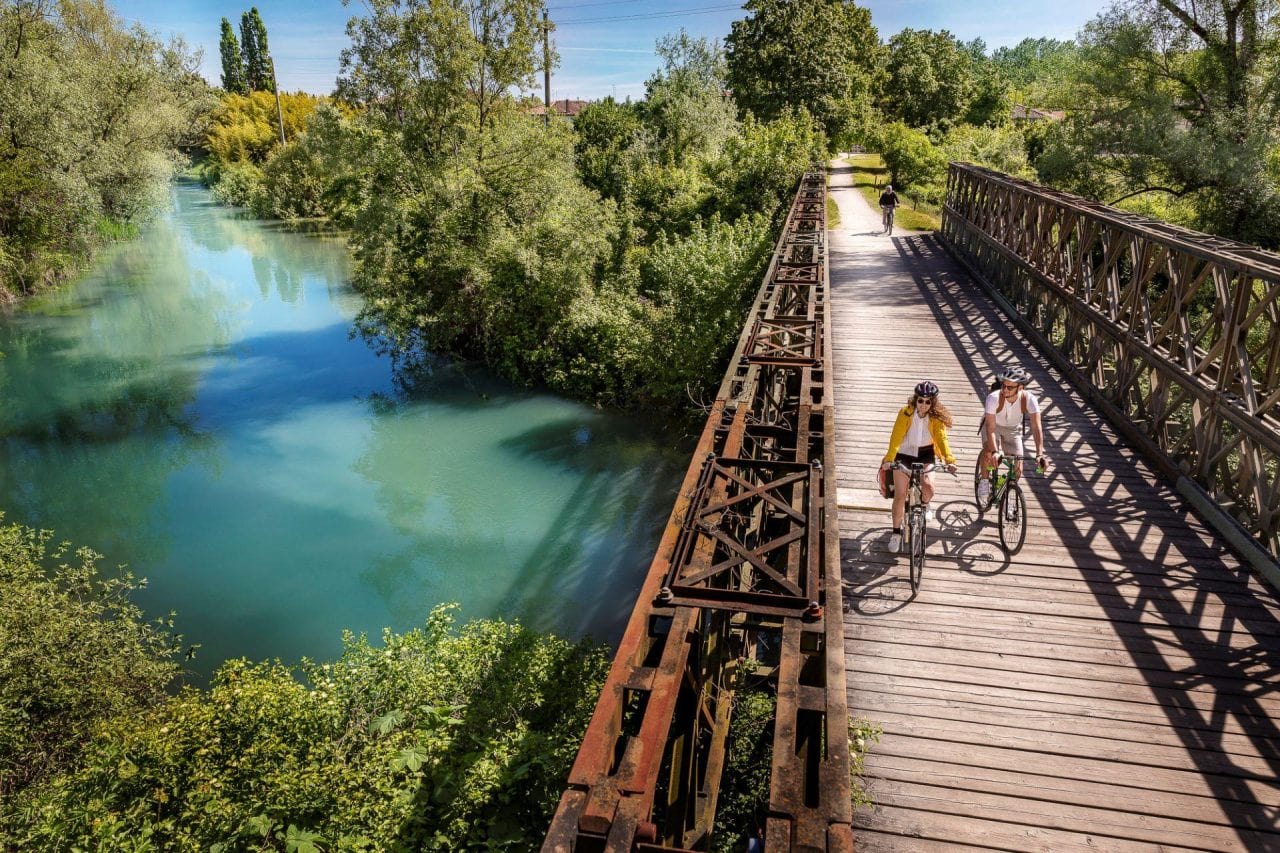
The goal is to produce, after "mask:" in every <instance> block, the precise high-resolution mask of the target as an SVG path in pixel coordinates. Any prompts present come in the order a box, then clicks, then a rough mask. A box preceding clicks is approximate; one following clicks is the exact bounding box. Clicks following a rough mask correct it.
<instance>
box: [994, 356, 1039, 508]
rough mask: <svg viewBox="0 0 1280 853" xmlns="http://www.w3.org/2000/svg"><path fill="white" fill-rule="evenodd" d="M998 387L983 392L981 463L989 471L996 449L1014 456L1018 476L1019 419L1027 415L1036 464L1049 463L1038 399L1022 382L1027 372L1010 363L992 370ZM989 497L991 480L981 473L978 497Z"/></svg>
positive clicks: (1021, 452) (1020, 449) (1019, 463)
mask: <svg viewBox="0 0 1280 853" xmlns="http://www.w3.org/2000/svg"><path fill="white" fill-rule="evenodd" d="M996 379H998V380H1000V387H999V388H997V389H996V390H994V391H992V392H991V393H990V394H989V395H987V402H986V406H985V412H986V414H985V415H984V416H983V418H982V435H983V440H982V467H983V469H984V470H986V471H988V472H990V471H991V469H992V468H995V466H996V452H997V451H1000V452H1002V453H1004V454H1005V455H1006V456H1012V457H1014V458H1015V459H1016V460H1017V469H1016V470H1017V474H1018V476H1019V477H1021V476H1022V454H1023V448H1022V419H1023V417H1028V418H1030V419H1031V437H1032V438H1033V439H1034V440H1035V443H1036V464H1037V465H1038V466H1039V467H1040V468H1042V469H1043V468H1046V467H1048V465H1049V460H1048V458H1046V457H1045V455H1044V431H1043V429H1042V428H1041V425H1040V401H1039V400H1037V399H1036V396H1035V395H1034V394H1032V393H1031V392H1030V391H1028V390H1026V384H1027V382H1028V380H1030V379H1031V374H1030V373H1028V372H1027V370H1026V369H1025V368H1022V367H1019V366H1017V365H1013V366H1012V367H1005V368H1003V369H1002V370H1001V371H1000V372H999V373H997V374H996ZM990 497H991V482H990V481H989V480H988V479H986V478H985V477H984V478H983V479H982V480H980V481H979V482H978V500H980V501H984V502H985V501H986V500H987V499H988V498H990Z"/></svg>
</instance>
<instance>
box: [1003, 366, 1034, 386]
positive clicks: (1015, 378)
mask: <svg viewBox="0 0 1280 853" xmlns="http://www.w3.org/2000/svg"><path fill="white" fill-rule="evenodd" d="M996 379H999V380H1000V381H1001V382H1013V383H1014V384H1016V385H1026V384H1027V383H1028V382H1030V381H1031V374H1030V373H1029V372H1027V369H1026V368H1024V367H1019V366H1018V365H1016V364H1015V365H1013V366H1012V367H1005V368H1002V369H1001V371H1000V372H999V373H997V374H996Z"/></svg>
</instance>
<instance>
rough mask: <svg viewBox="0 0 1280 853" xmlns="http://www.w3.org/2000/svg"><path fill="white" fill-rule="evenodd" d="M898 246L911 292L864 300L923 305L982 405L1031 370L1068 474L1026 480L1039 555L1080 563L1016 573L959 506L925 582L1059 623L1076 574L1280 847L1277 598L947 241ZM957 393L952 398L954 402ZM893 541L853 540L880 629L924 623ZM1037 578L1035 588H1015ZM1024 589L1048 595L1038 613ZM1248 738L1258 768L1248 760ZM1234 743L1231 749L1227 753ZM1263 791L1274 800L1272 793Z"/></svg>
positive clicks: (1180, 731) (1200, 749)
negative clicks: (952, 575)
mask: <svg viewBox="0 0 1280 853" xmlns="http://www.w3.org/2000/svg"><path fill="white" fill-rule="evenodd" d="M894 244H895V247H896V248H897V250H898V253H899V255H900V257H901V258H902V260H903V262H904V263H905V265H906V267H907V269H908V270H909V272H910V275H911V279H912V282H913V284H914V287H908V286H906V282H903V286H902V287H901V288H900V289H895V291H894V292H892V293H888V294H886V293H884V292H878V293H868V294H862V293H860V294H859V295H858V296H857V297H856V298H857V299H858V300H859V302H860V303H861V302H862V301H863V300H866V299H871V300H875V299H877V298H879V299H887V300H891V301H893V302H894V303H895V304H899V305H901V304H903V300H910V301H911V302H912V303H918V301H921V300H922V301H923V303H924V305H926V306H927V307H928V309H929V311H930V312H931V313H932V315H933V318H934V320H935V321H936V323H937V328H938V330H939V331H940V332H941V334H942V335H944V336H945V338H946V342H947V344H948V346H949V348H950V349H951V351H952V353H953V354H954V357H955V359H956V360H957V362H958V363H959V365H960V367H961V368H962V370H963V372H964V375H965V377H966V378H967V379H968V381H969V383H970V385H971V386H972V390H973V392H974V394H975V395H979V396H985V394H986V393H987V389H988V380H989V377H991V376H992V375H993V374H994V372H995V370H996V368H997V367H998V366H999V365H1001V364H1003V363H1005V362H1007V361H1017V362H1018V363H1020V364H1022V365H1023V366H1025V367H1027V368H1028V369H1030V370H1031V372H1032V375H1033V387H1035V388H1036V390H1039V391H1042V392H1043V396H1044V398H1046V399H1045V402H1046V403H1047V404H1048V405H1047V406H1046V408H1045V413H1044V429H1045V443H1046V449H1047V450H1048V451H1049V452H1050V454H1051V457H1052V459H1053V460H1054V462H1055V463H1056V467H1055V469H1054V470H1053V471H1052V476H1051V477H1049V478H1047V479H1037V478H1034V477H1028V478H1027V479H1026V483H1025V485H1026V487H1027V489H1028V491H1029V494H1028V500H1029V503H1030V504H1031V513H1030V514H1031V516H1032V518H1031V525H1030V529H1029V532H1028V540H1029V542H1030V541H1031V540H1033V538H1042V539H1043V540H1044V541H1043V543H1042V544H1046V545H1049V544H1052V545H1053V546H1055V547H1056V546H1062V547H1065V549H1066V550H1067V551H1069V554H1070V558H1071V563H1072V565H1073V569H1065V568H1064V569H1062V570H1061V571H1060V572H1059V574H1058V575H1057V576H1053V574H1052V570H1051V569H1049V568H1046V567H1045V566H1030V567H1028V568H1023V567H1022V566H1020V565H1019V563H1023V564H1025V563H1027V561H1028V558H1027V555H1026V552H1025V551H1024V553H1023V554H1022V555H1019V557H1015V558H1014V560H1013V561H1010V559H1009V558H1008V557H1007V556H1006V555H1004V553H1003V551H1002V550H1001V549H1000V547H999V545H998V544H996V542H995V536H994V525H993V524H992V523H989V522H992V521H993V520H994V519H993V516H992V515H990V514H988V516H987V523H984V522H982V521H980V520H979V519H978V517H977V512H976V509H974V507H973V505H972V504H969V503H967V502H966V501H963V500H961V501H950V502H948V503H947V504H945V505H944V506H943V507H941V512H940V513H939V516H940V524H939V530H938V531H937V535H936V538H935V539H934V541H933V542H931V544H930V557H929V565H928V566H927V567H926V572H925V579H924V583H925V585H926V586H927V585H928V584H930V583H931V582H939V581H937V580H935V579H937V578H938V576H939V575H940V574H941V573H942V572H943V571H945V567H947V566H950V565H954V566H956V567H957V568H959V569H960V570H961V571H962V572H965V573H967V574H969V575H971V576H975V577H985V578H987V579H988V581H989V583H990V585H989V586H987V587H984V588H983V589H982V590H981V591H980V592H977V593H974V592H972V585H969V587H963V588H961V587H957V593H956V596H955V597H959V596H974V595H976V596H990V597H991V598H990V599H989V600H978V599H972V598H971V599H970V602H971V603H970V604H968V605H966V606H970V607H973V606H977V607H983V608H989V609H992V610H1006V611H1007V612H1008V613H1010V614H1011V615H1018V614H1026V613H1027V612H1028V610H1029V609H1035V610H1036V611H1037V612H1038V613H1040V614H1043V615H1044V616H1046V617H1052V616H1054V615H1056V614H1057V613H1059V612H1066V611H1070V610H1071V609H1072V607H1075V605H1072V604H1071V599H1070V595H1071V591H1070V589H1069V588H1068V586H1067V585H1066V584H1067V582H1068V581H1069V580H1070V578H1071V575H1072V572H1073V571H1074V572H1075V574H1076V577H1078V581H1075V582H1073V583H1074V586H1075V588H1076V589H1078V588H1079V582H1083V584H1084V587H1085V588H1086V589H1087V590H1088V594H1089V595H1090V596H1091V597H1092V599H1093V601H1094V602H1096V604H1097V607H1098V608H1100V610H1101V614H1103V615H1104V616H1105V619H1106V620H1107V621H1108V623H1109V625H1110V627H1111V630H1113V631H1114V634H1115V636H1116V637H1117V638H1118V642H1119V643H1120V644H1121V645H1122V647H1123V649H1124V651H1125V652H1126V653H1127V656H1128V658H1129V666H1128V669H1129V670H1130V671H1131V672H1136V673H1139V674H1140V677H1141V680H1142V682H1143V683H1145V685H1146V687H1147V688H1149V690H1150V693H1151V695H1152V697H1154V700H1155V702H1157V703H1158V704H1159V707H1160V709H1161V710H1162V712H1163V714H1164V716H1165V717H1166V718H1167V720H1168V723H1169V724H1170V726H1171V727H1172V728H1173V730H1174V731H1176V733H1177V737H1178V738H1179V739H1180V741H1181V743H1182V745H1183V747H1184V748H1185V750H1186V753H1187V755H1188V756H1189V757H1190V759H1191V761H1192V762H1193V763H1194V766H1195V767H1196V768H1197V770H1198V772H1199V773H1200V775H1201V776H1202V777H1203V779H1204V780H1205V783H1206V785H1207V787H1208V788H1209V790H1211V791H1212V793H1213V795H1214V797H1215V798H1216V799H1217V801H1218V802H1219V804H1220V807H1221V808H1222V810H1223V812H1224V813H1225V815H1226V816H1227V820H1229V821H1230V823H1231V825H1232V827H1233V828H1234V830H1235V832H1236V834H1237V836H1238V837H1239V840H1240V842H1241V843H1242V844H1243V845H1244V846H1245V847H1246V848H1248V849H1255V850H1256V849H1280V836H1276V835H1272V833H1275V832H1277V829H1278V819H1280V806H1278V805H1277V801H1276V795H1277V790H1278V789H1277V787H1276V779H1277V778H1280V727H1278V726H1277V723H1276V719H1275V716H1276V714H1277V711H1280V685H1278V684H1277V680H1276V677H1277V674H1280V619H1278V618H1277V614H1280V605H1278V604H1277V598H1276V596H1275V594H1274V592H1273V591H1272V590H1271V589H1270V588H1269V587H1266V585H1265V584H1264V583H1261V582H1260V581H1259V580H1258V579H1257V577H1256V575H1253V574H1252V573H1251V572H1250V571H1249V570H1248V569H1246V568H1244V567H1243V566H1242V564H1241V562H1240V561H1239V560H1238V559H1237V558H1236V556H1235V555H1234V554H1233V553H1232V552H1231V551H1230V550H1229V548H1227V547H1226V546H1225V543H1224V542H1223V541H1222V540H1220V539H1217V538H1215V537H1214V536H1213V534H1212V533H1211V532H1210V531H1206V525H1205V524H1204V523H1203V522H1202V521H1201V520H1200V519H1199V518H1198V517H1196V516H1195V515H1194V513H1193V512H1192V511H1191V509H1190V508H1189V507H1188V506H1187V505H1186V504H1185V503H1183V501H1182V500H1181V498H1180V497H1179V496H1177V494H1176V493H1174V492H1173V490H1172V489H1171V488H1170V486H1169V484H1167V483H1165V482H1163V481H1161V480H1160V479H1159V478H1158V477H1157V476H1156V475H1155V474H1154V473H1152V471H1151V469H1150V468H1149V467H1148V466H1147V465H1145V464H1144V463H1143V462H1142V461H1141V459H1140V458H1139V457H1138V455H1137V454H1136V452H1135V451H1132V450H1130V449H1128V448H1126V447H1124V446H1123V445H1122V443H1121V442H1120V440H1119V439H1118V438H1117V437H1116V434H1115V432H1114V431H1113V430H1112V429H1111V427H1110V426H1109V425H1108V424H1106V422H1105V421H1104V420H1103V418H1102V417H1101V416H1100V415H1098V414H1097V413H1096V412H1094V411H1092V410H1091V409H1090V408H1089V407H1088V406H1087V404H1086V403H1085V402H1084V400H1083V398H1082V397H1081V395H1080V394H1079V393H1078V392H1076V391H1075V390H1074V389H1072V388H1071V387H1070V385H1069V384H1068V383H1066V382H1065V380H1064V379H1063V378H1062V376H1061V375H1059V374H1058V372H1057V371H1055V370H1054V369H1053V368H1052V367H1050V366H1049V364H1048V362H1047V360H1046V359H1045V358H1043V357H1041V356H1040V355H1039V354H1038V353H1037V350H1036V349H1035V348H1034V347H1033V346H1032V345H1031V344H1030V343H1029V342H1028V341H1027V340H1026V339H1025V338H1024V336H1023V335H1022V334H1021V333H1020V332H1019V331H1018V330H1017V329H1016V327H1014V326H1013V324H1012V321H1010V320H1007V319H1006V318H1005V317H1004V315H1003V314H1002V313H1001V312H1000V310H999V309H998V308H997V307H996V306H995V304H994V303H993V302H992V301H991V300H990V299H989V297H988V296H987V294H986V292H985V291H984V290H983V289H982V287H981V286H980V285H978V284H977V283H975V282H973V281H972V280H971V279H970V278H969V277H968V276H967V275H966V274H965V273H964V272H963V271H962V270H961V268H960V267H959V265H958V264H956V263H954V262H953V261H952V260H951V259H950V257H949V255H948V254H947V252H946V249H945V248H944V247H943V246H942V244H941V242H940V241H939V239H938V238H937V237H936V236H935V235H921V236H909V237H903V238H895V239H894ZM958 396H959V395H950V397H951V399H952V400H955V399H957V397H958ZM975 428H976V423H957V424H956V426H955V427H954V428H953V430H952V433H953V435H954V436H955V438H956V441H957V443H958V444H960V445H961V448H958V449H963V450H965V451H968V452H966V453H962V454H960V455H961V477H962V478H963V482H964V483H965V485H966V486H967V485H968V482H969V480H970V474H969V472H970V471H971V470H972V468H971V466H972V464H973V463H972V460H973V458H974V454H976V452H977V447H978V438H977V437H976V435H974V433H975ZM1029 452H1030V449H1029ZM966 465H967V466H969V467H968V468H967V469H966ZM1046 527H1047V528H1048V530H1047V531H1046V530H1045V529H1044V528H1046ZM1047 534H1048V535H1047ZM883 535H884V530H883V529H871V530H867V531H864V532H863V533H862V534H861V535H856V536H851V537H850V538H849V541H846V542H843V543H842V550H844V551H846V552H847V554H848V558H847V559H845V561H844V564H845V565H846V567H849V568H846V581H847V582H848V584H849V587H850V588H849V589H848V590H847V594H846V607H848V608H849V609H850V610H852V611H854V612H857V613H859V614H860V615H861V616H864V617H870V618H872V619H874V618H875V616H876V615H883V614H889V613H894V612H897V611H903V615H910V613H911V608H910V602H903V603H901V604H898V603H896V602H893V601H892V599H893V597H892V596H886V595H885V594H884V590H885V588H886V587H887V586H888V585H890V584H894V583H899V582H900V583H905V571H906V567H905V565H901V564H899V563H898V561H897V560H896V559H895V558H894V557H893V556H891V555H887V554H883V553H882V552H877V549H876V547H875V545H873V543H872V541H870V540H875V544H878V543H879V540H880V539H881V538H882V537H883ZM880 547H883V546H880ZM1035 559H1043V558H1035ZM935 566H937V567H938V570H937V571H934V567H935ZM1024 572H1025V574H1026V577H1020V578H1014V576H1015V575H1021V574H1022V573H1024ZM1042 573H1043V575H1044V576H1043V577H1040V576H1039V575H1040V574H1042ZM1033 575H1034V576H1035V577H1033ZM1015 579H1016V580H1020V581H1021V582H1022V583H1021V585H1020V587H1021V588H1020V591H1019V593H1018V596H1019V597H1018V598H1016V599H1014V600H1005V599H1003V598H1002V590H1001V586H1002V585H1004V582H1005V581H1012V580H1015ZM939 583H940V585H945V581H941V582H939ZM1009 586H1010V587H1012V583H1010V584H1009ZM1027 586H1029V587H1032V588H1036V589H1032V590H1031V592H1033V593H1035V592H1040V593H1042V594H1043V598H1042V599H1040V600H1031V598H1030V597H1029V596H1028V595H1027V593H1028V589H1027V588H1026V587H1027ZM972 602H976V603H972ZM904 608H905V610H903V609H904ZM1077 609H1078V608H1077ZM1085 618H1095V619H1096V617H1088V616H1086V617H1085ZM1025 654H1028V655H1035V654H1036V652H1035V651H1033V650H1028V651H1026V652H1025ZM1071 677H1079V678H1084V677H1088V676H1084V675H1079V676H1068V679H1070V678H1071ZM1116 677H1117V678H1125V677H1126V676H1124V675H1117V676H1116ZM1042 689H1044V688H1042ZM1130 701H1131V700H1130ZM1098 715H1099V716H1104V715H1105V712H1103V711H1099V712H1098ZM1228 732H1230V734H1229V735H1228V734H1227V733H1228ZM1240 735H1243V736H1244V737H1245V738H1247V741H1248V744H1249V751H1252V752H1254V753H1255V755H1256V756H1257V757H1258V758H1260V759H1261V762H1259V761H1257V760H1256V759H1255V760H1253V761H1243V762H1242V761H1241V760H1240V759H1239V758H1238V756H1240V754H1241V753H1242V746H1241V744H1242V742H1241V740H1240V739H1239V736H1240ZM1103 736H1105V735H1103ZM1228 737H1230V738H1232V739H1233V740H1232V744H1231V746H1230V748H1228V745H1227V744H1226V743H1225V739H1226V738H1228ZM1132 760H1133V761H1134V764H1135V765H1139V766H1133V767H1132V772H1133V773H1134V775H1135V776H1137V777H1140V776H1141V775H1142V773H1143V772H1144V771H1143V768H1142V767H1141V766H1140V765H1141V764H1142V762H1141V761H1140V760H1137V759H1132ZM1263 768H1265V770H1264V769H1263ZM1126 784H1128V783H1126ZM1260 788H1261V789H1262V790H1264V791H1265V792H1266V793H1265V795H1264V796H1259V793H1258V791H1259V789H1260ZM1100 806H1101V807H1103V808H1106V807H1108V806H1107V804H1100ZM1258 833H1262V834H1261V835H1259V834H1258ZM1189 843H1191V844H1194V842H1189ZM1271 844H1274V845H1276V846H1274V847H1270V846H1268V845H1271ZM1259 845H1261V846H1259Z"/></svg>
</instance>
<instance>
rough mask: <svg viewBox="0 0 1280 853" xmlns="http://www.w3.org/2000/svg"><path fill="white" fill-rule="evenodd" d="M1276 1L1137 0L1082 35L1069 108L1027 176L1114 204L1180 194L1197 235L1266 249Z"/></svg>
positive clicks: (1275, 115) (1278, 201) (1279, 34)
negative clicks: (1202, 0)
mask: <svg viewBox="0 0 1280 853" xmlns="http://www.w3.org/2000/svg"><path fill="white" fill-rule="evenodd" d="M1277 11H1280V4H1277V3H1275V2H1234V3H1225V4H1212V5H1210V6H1204V5H1201V4H1195V3H1187V2H1174V0H1142V2H1135V3H1127V4H1123V5H1117V6H1115V7H1113V8H1112V9H1111V10H1110V11H1109V12H1107V13H1105V14H1103V15H1100V16H1098V17H1097V18H1096V19H1095V20H1094V21H1092V22H1091V23H1090V24H1089V25H1088V26H1087V27H1086V28H1085V30H1084V32H1083V34H1082V43H1083V47H1082V52H1081V58H1080V61H1079V62H1078V63H1077V64H1076V86H1075V90H1074V92H1073V95H1072V102H1073V104H1074V105H1076V106H1077V109H1076V110H1074V111H1073V113H1072V115H1071V116H1070V117H1069V121H1068V123H1067V125H1066V127H1064V128H1063V129H1062V132H1061V133H1059V134H1056V135H1055V136H1054V137H1053V138H1052V139H1050V140H1048V144H1047V145H1046V150H1045V153H1044V154H1043V155H1042V156H1041V157H1040V158H1039V160H1037V168H1038V169H1039V170H1040V172H1041V174H1042V175H1043V176H1044V177H1045V178H1046V179H1048V180H1050V181H1053V182H1055V183H1058V184H1059V185H1063V186H1067V187H1068V188H1070V189H1074V190H1076V191H1079V192H1084V193H1085V194H1088V195H1093V196H1095V197H1098V198H1101V199H1102V200H1104V201H1109V202H1115V201H1120V200H1123V199H1125V198H1129V197H1132V196H1135V195H1138V194H1146V193H1154V194H1158V195H1163V196H1166V197H1169V198H1175V199H1177V198H1184V197H1188V198H1192V199H1194V204H1195V207H1196V209H1197V210H1198V212H1199V213H1198V217H1197V219H1196V221H1195V222H1193V223H1189V224H1194V225H1197V226H1198V227H1201V228H1204V229H1206V230H1209V231H1212V232H1215V233H1218V234H1222V235H1225V236H1230V237H1234V238H1237V239H1241V240H1245V241H1247V242H1253V243H1258V244H1261V245H1264V246H1268V247H1273V246H1277V245H1280V238H1277V236H1276V235H1277V233H1280V231H1278V226H1280V189H1278V186H1280V174H1278V173H1277V171H1276V170H1275V169H1274V168H1272V166H1271V164H1270V161H1269V153H1270V152H1271V151H1273V150H1274V149H1275V148H1276V147H1277V144H1278V143H1280V101H1277V100H1276V98H1275V97H1274V92H1273V87H1274V79H1273V78H1274V74H1273V73H1272V70H1271V69H1272V68H1273V67H1274V64H1275V62H1276V61H1277V59H1280V50H1278V48H1280V15H1278V14H1277Z"/></svg>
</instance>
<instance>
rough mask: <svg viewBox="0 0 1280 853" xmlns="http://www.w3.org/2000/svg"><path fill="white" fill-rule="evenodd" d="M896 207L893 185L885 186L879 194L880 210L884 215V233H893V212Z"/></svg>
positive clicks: (896, 196) (896, 195)
mask: <svg viewBox="0 0 1280 853" xmlns="http://www.w3.org/2000/svg"><path fill="white" fill-rule="evenodd" d="M897 206H898V194H897V193H895V192H894V191H893V184H885V185H884V192H882V193H880V210H881V211H882V212H883V214H884V233H886V234H892V233H893V211H894V209H896V208H897Z"/></svg>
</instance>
